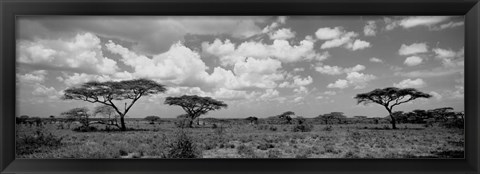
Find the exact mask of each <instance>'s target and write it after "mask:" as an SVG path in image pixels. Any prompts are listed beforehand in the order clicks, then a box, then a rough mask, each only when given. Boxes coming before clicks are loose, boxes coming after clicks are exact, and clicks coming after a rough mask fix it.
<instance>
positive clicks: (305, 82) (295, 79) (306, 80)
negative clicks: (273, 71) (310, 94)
mask: <svg viewBox="0 0 480 174" xmlns="http://www.w3.org/2000/svg"><path fill="white" fill-rule="evenodd" d="M312 82H313V79H312V77H311V76H308V77H306V78H301V77H300V76H294V77H293V84H295V85H297V86H306V85H309V84H312Z"/></svg>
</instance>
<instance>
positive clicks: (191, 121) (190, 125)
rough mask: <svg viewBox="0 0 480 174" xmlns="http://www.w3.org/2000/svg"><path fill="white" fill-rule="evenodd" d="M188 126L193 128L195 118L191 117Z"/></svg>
mask: <svg viewBox="0 0 480 174" xmlns="http://www.w3.org/2000/svg"><path fill="white" fill-rule="evenodd" d="M188 127H189V128H193V119H190V120H189V122H188Z"/></svg>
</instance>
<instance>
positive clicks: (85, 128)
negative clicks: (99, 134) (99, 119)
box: [73, 126, 97, 132]
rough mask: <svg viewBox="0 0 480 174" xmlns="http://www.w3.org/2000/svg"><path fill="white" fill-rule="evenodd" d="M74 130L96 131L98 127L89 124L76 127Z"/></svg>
mask: <svg viewBox="0 0 480 174" xmlns="http://www.w3.org/2000/svg"><path fill="white" fill-rule="evenodd" d="M73 131H75V132H95V131H97V128H96V127H92V126H89V127H85V126H80V127H76V128H74V129H73Z"/></svg>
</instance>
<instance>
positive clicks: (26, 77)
mask: <svg viewBox="0 0 480 174" xmlns="http://www.w3.org/2000/svg"><path fill="white" fill-rule="evenodd" d="M46 75H47V71H45V70H36V71H33V72H30V73H27V74H23V75H20V74H17V80H18V81H19V82H20V83H21V84H26V83H27V84H33V83H42V82H44V81H45V76H46Z"/></svg>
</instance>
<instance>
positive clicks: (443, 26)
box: [433, 21, 465, 30]
mask: <svg viewBox="0 0 480 174" xmlns="http://www.w3.org/2000/svg"><path fill="white" fill-rule="evenodd" d="M464 24H465V23H464V22H463V21H460V22H453V21H450V22H449V23H446V24H442V25H440V26H438V27H434V28H433V30H443V29H447V28H455V27H459V26H463V25H464Z"/></svg>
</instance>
